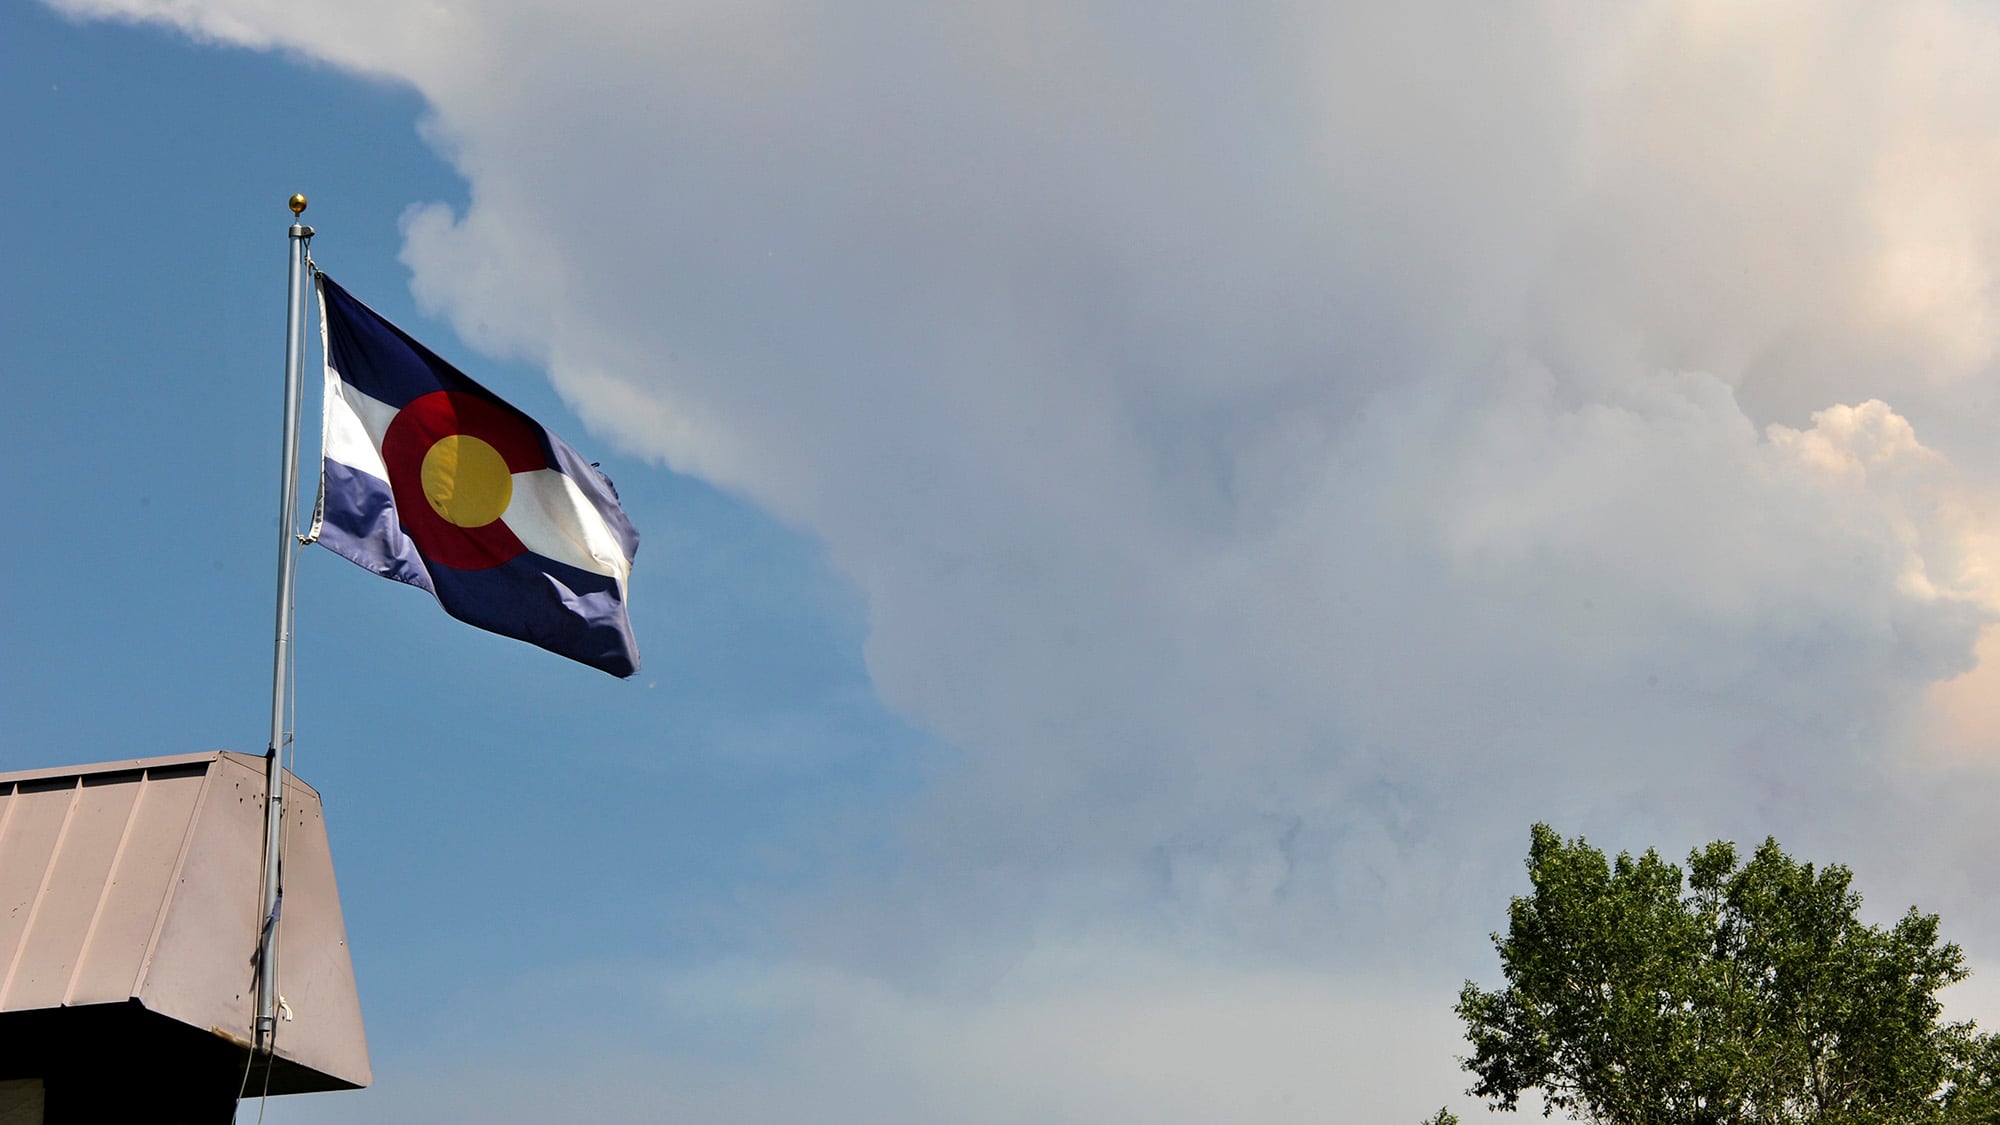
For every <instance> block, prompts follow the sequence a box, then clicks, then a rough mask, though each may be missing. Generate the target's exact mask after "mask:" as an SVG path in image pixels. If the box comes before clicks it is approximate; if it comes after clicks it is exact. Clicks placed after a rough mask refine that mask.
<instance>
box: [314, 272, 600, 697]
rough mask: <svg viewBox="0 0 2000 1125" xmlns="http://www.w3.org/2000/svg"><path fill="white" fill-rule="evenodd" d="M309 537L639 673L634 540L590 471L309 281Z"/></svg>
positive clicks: (463, 609)
mask: <svg viewBox="0 0 2000 1125" xmlns="http://www.w3.org/2000/svg"><path fill="white" fill-rule="evenodd" d="M318 281H319V297H320V324H321V330H322V332H323V333H324V336H325V343H326V413H325V426H324V429H323V431H322V432H323V434H324V436H323V438H322V442H323V448H324V459H323V461H322V466H321V472H322V480H323V482H324V492H325V496H326V507H325V514H324V517H323V524H322V526H321V528H320V532H319V542H320V543H322V544H323V545H325V546H326V547H328V548H330V549H331V550H333V551H334V552H336V553H338V554H340V555H343V556H345V557H346V558H348V559H350V560H352V561H353V562H355V563H358V564H360V565H361V566H363V567H366V568H367V569H369V570H372V571H374V572H375V573H377V574H380V575H382V576H383V577H385V578H394V579H396V580H398V581H401V582H408V583H409V584H410V585H412V586H420V587H422V588H423V589H426V590H429V591H430V592H431V593H432V594H433V595H434V596H435V597H436V598H437V600H438V602H439V603H440V604H441V605H443V606H444V609H445V612H446V613H449V614H451V615H452V616H453V617H456V618H458V619H459V620H460V621H464V622H466V623H468V624H471V625H477V626H478V627H480V628H481V629H486V630H490V631H492V632H495V633H499V634H502V635H503V636H509V637H514V638H516V639H519V640H523V641H527V642H528V643H529V644H534V645H540V646H541V647H543V648H545V649H548V650H549V651H551V652H555V653H560V654H562V655H563V656H567V657H569V658H570V659H572V660H580V661H582V662H583V663H585V664H588V665H590V666H591V667H593V668H601V669H603V670H604V671H606V672H609V673H611V674H612V675H614V676H629V675H631V674H632V673H633V672H636V671H638V668H639V650H638V647H637V645H636V644H634V642H633V639H632V625H631V622H630V620H629V619H628V618H627V617H626V613H625V580H626V577H627V575H628V574H629V573H630V572H631V569H632V557H633V555H634V554H635V553H636V552H637V551H638V548H639V535H638V533H637V532H636V531H634V530H633V529H632V525H631V523H630V522H628V521H627V520H626V518H625V512H624V510H623V509H621V508H620V507H619V506H618V495H617V493H616V492H615V491H614V490H613V489H612V487H611V482H610V481H609V480H607V479H605V477H604V475H603V474H602V473H599V472H598V471H597V470H596V468H594V467H593V466H591V465H590V463H589V462H586V461H585V460H584V459H583V458H582V457H580V456H578V455H577V453H576V451H575V450H573V449H571V448H570V447H569V446H568V445H566V444H564V442H563V440H562V439H561V438H559V437H557V436H555V435H554V434H552V433H550V432H548V431H547V430H545V429H543V428H542V427H541V426H540V425H538V424H537V423H536V422H535V421H534V419H532V418H529V417H528V416H527V415H526V414H523V413H521V412H520V411H519V410H516V409H514V408H513V407H511V406H509V405H507V404H506V403H505V402H503V401H501V400H500V399H499V398H498V397H497V396H495V395H494V394H493V393H492V392H491V391H488V390H487V389H486V388H484V387H482V386H480V385H479V384H478V383H475V382H473V381H472V380H471V379H469V378H467V377H466V376H465V375H464V374H462V373H461V372H459V371H458V370H457V369H456V368H454V367H452V366H451V365H450V364H448V363H446V362H445V361H443V360H442V359H439V358H438V357H437V356H436V355H435V354H433V353H432V352H431V351H430V349H428V348H426V347H424V346H423V345H422V344H419V343H418V342H416V341H415V340H413V339H411V338H410V337H409V336H408V335H407V334H405V333H404V332H403V330H402V329H400V328H397V327H396V326H395V325H393V324H391V323H389V322H388V321H386V320H384V319H382V317H381V316H379V315H377V314H376V312H375V310H373V309H371V308H369V307H368V306H367V305H364V304H362V303H361V302H360V301H357V300H355V299H354V298H353V297H352V296H351V295H349V294H348V292H347V291H346V290H344V289H342V288H341V287H340V286H338V285H336V284H334V282H333V280H332V279H331V278H328V277H327V276H326V275H325V274H320V275H319V279H318Z"/></svg>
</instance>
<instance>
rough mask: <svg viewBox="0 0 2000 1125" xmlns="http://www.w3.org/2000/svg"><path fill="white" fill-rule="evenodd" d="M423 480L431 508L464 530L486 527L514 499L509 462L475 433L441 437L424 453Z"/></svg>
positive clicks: (425, 495) (512, 477)
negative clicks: (508, 468)
mask: <svg viewBox="0 0 2000 1125" xmlns="http://www.w3.org/2000/svg"><path fill="white" fill-rule="evenodd" d="M423 481H424V498H425V499H427V500H429V501H430V502H431V509H432V510H433V511H435V512H437V514H438V515H440V516H443V517H444V518H445V519H447V520H450V521H451V522H452V523H455V524H457V525H458V526H460V527H485V526H486V525H487V524H489V523H492V522H493V521H494V520H497V519H499V518H500V516H501V515H502V514H503V513H505V512H506V511H507V504H508V502H509V501H511V500H512V499H513V498H514V475H513V474H512V473H510V472H508V471H507V459H506V458H504V457H502V456H500V451H499V450H497V449H495V448H493V447H492V446H490V445H488V444H486V443H485V442H483V441H480V440H479V439H478V438H476V437H473V436H472V435H471V434H449V435H447V436H445V437H442V438H439V439H438V441H437V444H435V445H433V446H431V448H430V452H428V453H426V454H424V469H423Z"/></svg>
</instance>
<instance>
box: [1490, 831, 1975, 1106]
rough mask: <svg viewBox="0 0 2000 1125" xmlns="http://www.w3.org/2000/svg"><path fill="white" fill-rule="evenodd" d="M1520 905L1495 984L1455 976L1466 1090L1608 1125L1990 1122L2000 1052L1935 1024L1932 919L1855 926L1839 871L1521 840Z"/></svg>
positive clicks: (1957, 1028)
mask: <svg viewBox="0 0 2000 1125" xmlns="http://www.w3.org/2000/svg"><path fill="white" fill-rule="evenodd" d="M1528 875H1529V879H1530V882H1531V884H1532V886H1533V890H1532V892H1531V893H1530V894H1528V895H1526V896H1524V897H1518V898H1515V899H1514V900H1513V903H1512V905H1511V907H1510V909H1509V911H1508V927H1507V932H1506V933H1505V934H1504V935H1503V934H1494V935H1493V943H1494V946H1495V948H1496V949H1497V950H1498V951H1499V954H1500V964H1501V969H1502V971H1503V972H1504V973H1505V974H1506V978H1507V985H1506V987H1504V988H1501V989H1498V990H1496V991H1491V992H1489V991H1486V990H1484V989H1482V988H1480V987H1479V986H1478V985H1476V984H1474V983H1472V982H1471V981H1467V982H1466V984H1465V988H1464V990H1463V991H1461V992H1460V993H1459V998H1458V1005H1457V1012H1458V1015H1459V1017H1460V1018H1461V1019H1462V1020H1464V1021H1465V1034H1466V1039H1467V1040H1468V1041H1469V1042H1470V1043H1471V1044H1472V1055H1471V1056H1470V1057H1468V1058H1466V1059H1465V1060H1464V1064H1465V1068H1466V1069H1467V1070H1469V1071H1471V1072H1472V1073H1473V1074H1474V1075H1476V1076H1477V1079H1478V1081H1477V1082H1476V1083H1475V1084H1474V1085H1473V1087H1472V1089H1471V1090H1470V1091H1469V1092H1470V1093H1472V1094H1474V1095H1476V1096H1480V1097H1484V1098H1487V1099H1489V1101H1490V1103H1491V1104H1492V1105H1493V1106H1494V1107H1495V1108H1499V1109H1509V1110H1511V1109H1516V1108H1518V1106H1519V1104H1520V1099H1521V1095H1522V1094H1524V1093H1529V1092H1534V1093H1538V1094H1539V1095H1540V1096H1541V1098H1542V1101H1543V1105H1544V1106H1545V1107H1546V1109H1547V1111H1549V1112H1562V1113H1566V1114H1568V1115H1570V1116H1571V1117H1573V1118H1576V1119H1579V1120H1585V1121H1593V1122H1600V1123H1603V1125H1738V1123H1741V1125H1767V1123H1768V1125H1790V1123H1793V1122H1798V1123H1805V1122H1811V1123H1815V1125H1862V1123H1864V1122H1865V1123H1868V1125H1903V1123H1906V1122H1907V1123H1918V1122H1924V1123H1944V1122H1996V1123H2000V1078H1996V1077H1995V1076H1996V1075H2000V1044H1996V1040H1995V1037H1992V1036H1986V1035H1981V1034H1979V1033H1978V1032H1977V1030H1976V1029H1975V1028H1974V1027H1973V1025H1971V1024H1970V1023H1946V1022H1943V1021H1942V1020H1941V1007H1940V1005H1939V1002H1938V1000H1937V995H1936V994H1937V992H1938V991H1939V990H1940V989H1942V988H1944V987H1945V986H1947V985H1950V984H1952V983H1954V982H1956V981H1959V980H1962V979H1964V977H1965V975H1966V969H1965V966H1964V959H1963V957H1962V956H1961V955H1960V953H1959V949H1958V947H1957V946H1956V945H1953V944H1950V943H1948V942H1944V941H1942V940H1940V938H1939V936H1938V920H1937V916H1936V915H1931V914H1920V913H1918V912H1917V911H1916V910H1915V909H1914V908H1913V909H1911V910H1910V911H1909V912H1908V913H1907V914H1905V915H1904V916H1903V917H1902V918H1901V919H1900V920H1898V921H1897V922H1896V923H1895V924H1894V925H1893V926H1889V927H1887V928H1882V927H1876V926H1870V925H1868V924H1866V923H1864V922H1862V921H1861V920H1860V918H1859V917H1858V916H1857V915H1858V911H1859V908H1860V905H1861V896H1860V895H1858V894H1856V893H1855V892H1854V891H1853V890H1852V889H1851V887H1850V884H1851V881H1852V874H1851V873H1850V872H1849V871H1848V869H1847V868H1845V867H1841V866H1838V865H1829V866H1827V867H1825V868H1821V869H1818V870H1815V869H1814V867H1813V865H1812V864H1809V863H1799V862H1797V861H1795V860H1793V859H1792V858H1791V857H1789V856H1787V855H1786V854H1785V853H1784V852H1783V851H1781V850H1780V849H1779V848H1778V845H1777V842H1776V841H1774V840H1766V841H1764V843H1763V845H1762V846H1761V847H1759V848H1758V849H1757V850H1756V852H1755V854H1753V855H1752V856H1751V857H1750V859H1749V861H1748V862H1747V863H1743V864H1740V865H1739V864H1738V862H1737V854H1736V849H1735V847H1734V846H1733V845H1730V844H1726V843H1715V844H1710V845H1708V846H1707V847H1705V848H1701V849H1698V850H1696V851H1695V852H1693V853H1692V854H1691V855H1689V857H1688V863H1687V870H1686V872H1685V873H1683V871H1682V869H1681V868H1680V867H1677V866H1675V865H1673V864H1671V863H1667V862H1665V861H1664V860H1662V859H1661V858H1660V857H1659V855H1658V854H1657V853H1655V852H1652V851H1648V852H1647V853H1646V854H1645V855H1642V856H1640V857H1638V858H1636V859H1635V858H1633V857H1632V856H1631V855H1629V854H1624V853H1621V854H1620V855H1619V856H1618V857H1617V858H1616V859H1612V860H1607V859H1606V857H1605V855H1604V853H1603V852H1601V851H1599V850H1598V849H1596V848H1593V847H1591V846H1590V845H1589V844H1588V843H1586V842H1585V841H1584V840H1583V839H1582V838H1581V837H1579V838H1577V839H1576V840H1574V841H1565V840H1563V838H1562V837H1561V836H1560V835H1558V834H1557V833H1556V832H1555V831H1554V830H1552V829H1550V828H1549V827H1548V826H1547V825H1543V824H1537V825H1536V826H1535V827H1534V830H1533V835H1532V841H1531V843H1530V846H1529V851H1528Z"/></svg>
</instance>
